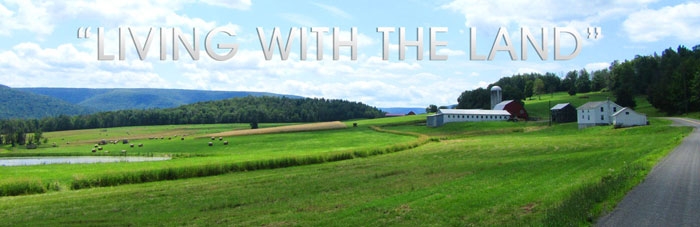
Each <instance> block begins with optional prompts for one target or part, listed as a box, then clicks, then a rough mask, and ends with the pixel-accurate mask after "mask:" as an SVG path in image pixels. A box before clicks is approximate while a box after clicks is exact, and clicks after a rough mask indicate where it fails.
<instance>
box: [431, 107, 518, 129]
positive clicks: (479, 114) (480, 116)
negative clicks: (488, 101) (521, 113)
mask: <svg viewBox="0 0 700 227" xmlns="http://www.w3.org/2000/svg"><path fill="white" fill-rule="evenodd" d="M510 118H511V115H510V113H508V111H505V110H464V109H440V110H438V112H437V113H436V114H434V115H430V116H428V119H427V122H426V124H427V126H428V127H440V126H442V125H444V124H447V123H450V122H467V121H469V122H478V121H507V120H508V119H510Z"/></svg>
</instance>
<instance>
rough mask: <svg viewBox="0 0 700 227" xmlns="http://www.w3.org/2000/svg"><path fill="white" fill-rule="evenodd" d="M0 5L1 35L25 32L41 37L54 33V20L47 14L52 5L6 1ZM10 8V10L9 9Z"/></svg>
mask: <svg viewBox="0 0 700 227" xmlns="http://www.w3.org/2000/svg"><path fill="white" fill-rule="evenodd" d="M4 4H5V5H3V3H0V27H2V29H0V35H10V34H11V33H12V31H14V30H20V31H22V30H24V31H29V32H33V33H36V34H40V35H48V34H51V33H52V32H53V29H54V25H53V23H51V21H52V18H50V14H49V13H48V12H47V11H48V8H49V7H51V6H52V3H47V2H40V3H37V4H35V3H34V2H31V1H21V0H19V1H13V0H10V1H6V2H4ZM8 6H9V8H8Z"/></svg>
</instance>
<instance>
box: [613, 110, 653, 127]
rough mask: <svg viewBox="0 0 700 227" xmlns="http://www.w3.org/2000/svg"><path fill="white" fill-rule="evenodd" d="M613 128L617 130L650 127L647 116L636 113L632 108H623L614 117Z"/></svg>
mask: <svg viewBox="0 0 700 227" xmlns="http://www.w3.org/2000/svg"><path fill="white" fill-rule="evenodd" d="M612 121H613V126H615V128H623V127H632V126H640V125H648V124H649V122H648V121H647V116H646V115H644V114H640V113H637V112H635V111H634V110H632V109H630V108H627V107H625V108H622V109H621V110H620V111H617V112H615V113H614V114H613V115H612Z"/></svg>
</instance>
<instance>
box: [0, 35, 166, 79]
mask: <svg viewBox="0 0 700 227" xmlns="http://www.w3.org/2000/svg"><path fill="white" fill-rule="evenodd" d="M56 78H61V79H56ZM0 81H3V83H4V84H5V85H8V86H11V87H41V86H43V87H86V88H96V87H102V88H109V87H171V84H170V83H168V82H167V81H166V80H164V79H163V78H161V77H160V76H159V75H158V74H156V73H154V72H153V65H152V64H151V63H149V62H144V61H140V60H130V61H96V60H95V57H94V56H92V55H89V54H87V53H85V52H81V51H79V50H78V49H76V48H75V47H74V46H73V45H72V44H63V45H60V46H58V47H56V48H42V47H41V46H40V45H38V44H36V43H29V42H27V43H20V44H17V45H15V46H14V47H13V48H12V50H7V51H3V52H0Z"/></svg>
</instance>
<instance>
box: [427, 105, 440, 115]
mask: <svg viewBox="0 0 700 227" xmlns="http://www.w3.org/2000/svg"><path fill="white" fill-rule="evenodd" d="M437 111H438V107H437V106H436V105H435V104H430V105H429V106H428V107H427V108H425V112H426V113H437Z"/></svg>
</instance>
